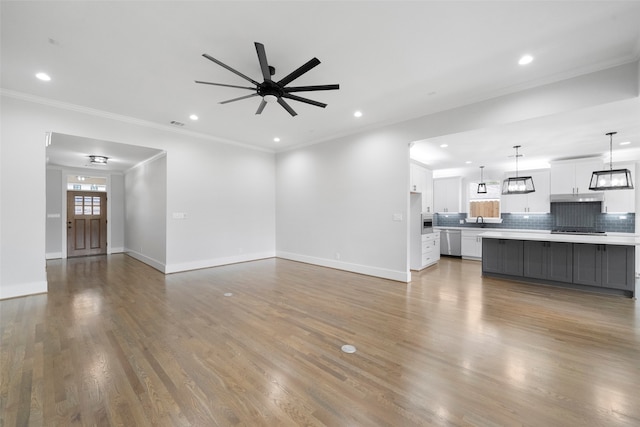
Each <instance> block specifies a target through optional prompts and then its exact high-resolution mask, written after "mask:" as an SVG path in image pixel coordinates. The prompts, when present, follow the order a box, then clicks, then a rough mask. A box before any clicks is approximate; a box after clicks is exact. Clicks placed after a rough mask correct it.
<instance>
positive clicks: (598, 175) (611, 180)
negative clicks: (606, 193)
mask: <svg viewBox="0 0 640 427" xmlns="http://www.w3.org/2000/svg"><path fill="white" fill-rule="evenodd" d="M617 133H618V132H609V133H606V134H605V135H609V170H602V171H595V172H593V174H592V175H591V182H590V183H589V190H594V191H599V190H629V189H632V188H633V181H632V180H631V171H630V170H629V169H614V168H613V135H615V134H617Z"/></svg>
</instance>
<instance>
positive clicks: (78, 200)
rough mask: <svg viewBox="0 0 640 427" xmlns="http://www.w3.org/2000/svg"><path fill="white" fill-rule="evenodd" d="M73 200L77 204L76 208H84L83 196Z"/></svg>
mask: <svg viewBox="0 0 640 427" xmlns="http://www.w3.org/2000/svg"><path fill="white" fill-rule="evenodd" d="M73 200H74V202H75V203H74V204H75V205H76V206H82V196H75V197H74V198H73Z"/></svg>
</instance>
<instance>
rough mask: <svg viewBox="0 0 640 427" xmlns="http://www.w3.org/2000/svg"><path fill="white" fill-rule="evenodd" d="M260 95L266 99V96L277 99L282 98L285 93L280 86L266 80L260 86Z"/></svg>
mask: <svg viewBox="0 0 640 427" xmlns="http://www.w3.org/2000/svg"><path fill="white" fill-rule="evenodd" d="M257 89H258V95H260V96H262V97H264V96H265V95H273V96H275V97H277V98H280V97H282V94H283V93H284V91H283V90H282V88H281V87H280V85H278V83H276V82H274V81H272V80H265V81H264V82H262V83H260V84H259V85H258V88H257Z"/></svg>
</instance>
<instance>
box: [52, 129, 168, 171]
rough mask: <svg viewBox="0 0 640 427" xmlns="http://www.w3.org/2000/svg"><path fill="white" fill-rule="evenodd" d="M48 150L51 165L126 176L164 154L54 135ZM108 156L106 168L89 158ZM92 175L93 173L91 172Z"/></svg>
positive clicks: (83, 138)
mask: <svg viewBox="0 0 640 427" xmlns="http://www.w3.org/2000/svg"><path fill="white" fill-rule="evenodd" d="M50 142H51V145H50V146H49V148H47V163H48V164H52V165H59V166H65V167H68V168H81V169H93V170H94V171H95V172H97V173H98V174H100V173H101V172H106V171H108V172H123V171H126V170H128V169H131V168H132V167H134V166H135V165H137V164H139V163H142V162H144V161H145V160H148V159H150V158H152V157H155V156H159V155H161V154H162V153H163V152H162V151H161V150H157V149H155V148H149V147H140V146H138V145H131V144H121V143H117V142H110V141H101V140H97V139H91V138H87V137H81V136H75V135H65V134H61V133H52V134H51V138H50ZM91 155H93V156H105V157H107V158H108V160H107V163H106V164H95V163H91V159H90V158H89V156H91ZM87 174H91V172H87Z"/></svg>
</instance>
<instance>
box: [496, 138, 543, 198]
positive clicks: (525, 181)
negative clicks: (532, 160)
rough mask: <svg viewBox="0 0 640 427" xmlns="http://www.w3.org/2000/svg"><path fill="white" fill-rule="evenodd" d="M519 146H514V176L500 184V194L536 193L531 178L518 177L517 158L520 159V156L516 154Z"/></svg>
mask: <svg viewBox="0 0 640 427" xmlns="http://www.w3.org/2000/svg"><path fill="white" fill-rule="evenodd" d="M520 147H521V146H520V145H514V146H513V148H515V149H516V176H515V177H512V178H507V179H505V180H504V181H503V182H502V194H505V195H509V194H527V193H533V192H534V191H536V187H535V186H534V185H533V178H531V177H530V176H518V157H522V154H519V153H518V149H519V148H520Z"/></svg>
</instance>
